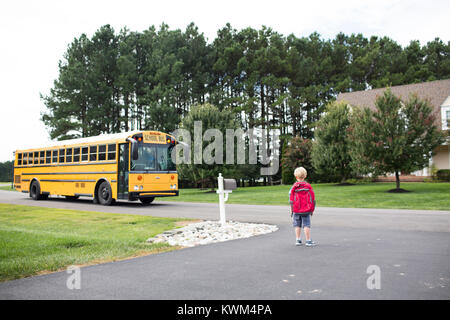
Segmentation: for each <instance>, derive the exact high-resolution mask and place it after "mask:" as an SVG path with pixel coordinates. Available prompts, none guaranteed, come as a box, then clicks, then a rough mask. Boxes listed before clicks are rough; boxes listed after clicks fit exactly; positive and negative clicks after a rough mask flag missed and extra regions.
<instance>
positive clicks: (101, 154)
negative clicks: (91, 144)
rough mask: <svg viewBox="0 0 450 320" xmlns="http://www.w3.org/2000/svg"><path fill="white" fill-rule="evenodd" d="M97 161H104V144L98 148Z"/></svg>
mask: <svg viewBox="0 0 450 320" xmlns="http://www.w3.org/2000/svg"><path fill="white" fill-rule="evenodd" d="M98 160H99V161H102V160H106V145H104V144H102V145H99V146H98Z"/></svg>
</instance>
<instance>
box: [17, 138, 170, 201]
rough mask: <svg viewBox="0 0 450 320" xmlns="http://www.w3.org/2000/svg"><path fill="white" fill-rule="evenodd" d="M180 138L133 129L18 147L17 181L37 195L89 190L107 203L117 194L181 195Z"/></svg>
mask: <svg viewBox="0 0 450 320" xmlns="http://www.w3.org/2000/svg"><path fill="white" fill-rule="evenodd" d="M176 143H177V142H176V141H175V139H174V137H173V136H171V135H169V134H166V133H163V132H159V131H132V132H124V133H117V134H105V135H99V136H95V137H88V138H80V139H73V140H65V141H57V142H54V143H51V144H49V146H46V147H42V148H35V149H27V150H16V151H15V161H14V187H15V189H16V190H17V191H21V192H24V193H29V195H30V197H31V198H33V199H34V200H43V199H47V198H48V196H49V195H59V196H65V197H66V198H68V199H77V198H78V197H83V196H86V197H92V198H93V199H94V203H100V204H103V205H110V204H112V203H114V202H115V200H117V199H125V200H130V201H133V200H138V199H139V200H140V201H141V202H142V203H143V204H144V205H148V204H150V203H151V202H152V201H153V200H154V199H155V197H170V196H178V174H177V171H176V166H175V164H174V162H173V161H172V158H171V154H172V149H173V148H174V146H175V144H176Z"/></svg>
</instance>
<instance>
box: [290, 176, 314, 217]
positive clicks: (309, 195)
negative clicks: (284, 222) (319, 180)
mask: <svg viewBox="0 0 450 320" xmlns="http://www.w3.org/2000/svg"><path fill="white" fill-rule="evenodd" d="M289 200H290V203H291V208H292V213H310V212H313V211H314V202H315V198H314V191H312V188H311V185H310V184H309V183H307V182H296V183H295V184H294V185H293V186H292V188H291V191H290V195H289Z"/></svg>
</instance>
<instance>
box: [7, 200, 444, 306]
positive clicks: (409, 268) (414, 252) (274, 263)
mask: <svg viewBox="0 0 450 320" xmlns="http://www.w3.org/2000/svg"><path fill="white" fill-rule="evenodd" d="M0 203H14V204H25V205H38V206H45V207H53V208H68V209H79V210H88V211H101V212H113V213H126V214H141V215H152V216H165V217H187V218H198V219H215V220H217V219H218V215H219V213H218V205H216V204H199V203H181V202H163V201H155V203H154V204H152V205H151V206H150V207H142V206H141V205H140V204H138V203H128V202H119V203H118V204H117V205H115V206H112V207H103V206H99V205H94V204H92V203H91V202H89V201H87V200H78V201H66V200H64V199H50V200H48V201H32V200H31V199H30V198H28V197H27V195H25V194H21V193H16V192H8V191H0ZM227 219H231V220H237V221H246V222H248V221H251V222H263V223H271V224H276V225H278V226H279V230H278V231H276V232H274V233H271V234H266V235H261V236H256V237H252V238H248V239H240V240H233V241H228V242H222V243H216V244H210V245H204V246H197V247H193V248H185V249H181V250H177V251H172V252H166V253H161V254H154V255H149V256H144V257H140V258H135V259H130V260H123V261H118V262H112V263H106V264H101V265H95V266H88V267H83V268H81V270H80V280H81V282H80V285H81V288H80V289H73V290H70V289H68V288H67V285H66V283H67V280H68V278H69V277H70V276H71V275H70V274H68V273H66V272H58V273H53V274H48V275H43V276H35V277H30V278H25V279H20V280H14V281H9V282H4V283H0V299H258V300H261V299H449V298H450V291H449V286H450V233H449V231H450V212H449V211H413V210H388V209H387V210H381V209H342V208H323V207H322V208H317V211H316V213H315V214H314V217H313V220H312V237H313V239H314V240H315V241H316V242H318V246H316V247H313V248H307V247H304V246H301V247H296V246H295V245H294V240H295V239H294V236H293V230H292V227H291V226H290V218H289V214H288V207H287V206H257V205H227ZM374 270H375V271H374ZM375 276H376V278H374V277H375ZM369 278H370V279H369ZM368 279H369V281H368ZM371 279H372V280H373V279H375V280H374V281H375V282H376V283H377V284H379V286H375V288H373V286H372V289H369V288H368V282H369V287H371V286H370V284H371V283H372V284H373V283H375V282H373V281H370V280H371ZM378 287H379V289H377V288H378Z"/></svg>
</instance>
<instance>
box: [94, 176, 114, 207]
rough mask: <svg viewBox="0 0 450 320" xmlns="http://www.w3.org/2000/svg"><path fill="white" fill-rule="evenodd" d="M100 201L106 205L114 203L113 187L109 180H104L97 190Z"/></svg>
mask: <svg viewBox="0 0 450 320" xmlns="http://www.w3.org/2000/svg"><path fill="white" fill-rule="evenodd" d="M97 198H98V202H99V203H100V204H102V205H104V206H109V205H111V204H112V203H113V198H112V189H111V186H110V184H109V183H108V181H103V182H102V183H101V184H100V186H99V187H98V190H97Z"/></svg>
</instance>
